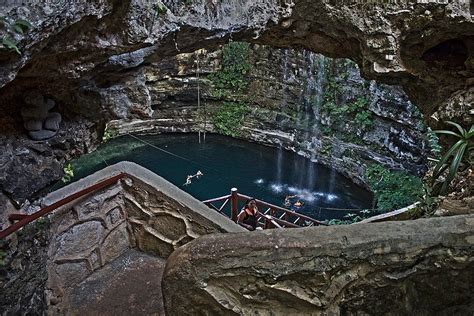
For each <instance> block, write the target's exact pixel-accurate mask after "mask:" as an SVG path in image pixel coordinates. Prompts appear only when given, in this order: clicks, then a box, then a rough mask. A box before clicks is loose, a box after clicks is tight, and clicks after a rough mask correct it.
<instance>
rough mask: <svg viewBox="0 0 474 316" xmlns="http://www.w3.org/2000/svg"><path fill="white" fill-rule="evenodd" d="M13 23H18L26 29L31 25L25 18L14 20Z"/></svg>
mask: <svg viewBox="0 0 474 316" xmlns="http://www.w3.org/2000/svg"><path fill="white" fill-rule="evenodd" d="M15 25H18V26H20V27H21V28H23V29H24V30H27V29H29V28H31V27H32V25H31V23H30V22H28V21H27V20H25V19H18V20H16V21H15Z"/></svg>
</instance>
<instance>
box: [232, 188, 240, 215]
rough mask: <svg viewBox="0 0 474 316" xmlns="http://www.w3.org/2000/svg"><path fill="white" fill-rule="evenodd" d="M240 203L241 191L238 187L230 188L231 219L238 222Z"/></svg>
mask: <svg viewBox="0 0 474 316" xmlns="http://www.w3.org/2000/svg"><path fill="white" fill-rule="evenodd" d="M238 203H239V193H238V191H237V188H232V189H230V211H231V217H230V218H231V219H232V220H233V221H234V222H236V223H237V212H238V210H237V209H238Z"/></svg>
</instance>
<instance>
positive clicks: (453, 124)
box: [446, 121, 466, 136]
mask: <svg viewBox="0 0 474 316" xmlns="http://www.w3.org/2000/svg"><path fill="white" fill-rule="evenodd" d="M446 123H447V124H449V125H452V126H454V127H456V128H457V129H458V131H459V132H460V133H461V135H463V136H464V134H465V133H466V130H465V129H464V128H462V126H461V125H459V124H458V123H454V122H452V121H446Z"/></svg>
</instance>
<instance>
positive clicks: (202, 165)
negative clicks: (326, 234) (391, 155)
mask: <svg viewBox="0 0 474 316" xmlns="http://www.w3.org/2000/svg"><path fill="white" fill-rule="evenodd" d="M126 134H127V135H128V136H130V137H132V138H134V139H135V140H138V141H140V142H142V143H143V144H145V145H147V146H150V147H152V148H154V149H156V150H159V151H161V152H163V153H165V154H168V155H171V156H173V157H176V158H179V159H182V160H184V161H187V162H190V163H192V164H195V165H197V166H200V167H202V168H204V169H206V170H212V171H213V172H216V173H218V174H220V175H222V176H225V177H228V176H229V175H226V174H222V173H221V172H220V171H219V170H217V169H214V168H212V167H210V166H207V165H205V164H202V163H199V162H196V161H194V160H192V159H189V158H186V157H183V156H180V155H177V154H175V153H172V152H170V151H168V150H165V149H163V148H160V147H158V146H156V145H153V144H152V143H150V142H147V141H146V140H143V139H141V138H139V137H138V136H135V135H132V134H130V133H126ZM232 177H233V178H236V179H239V180H242V181H248V179H246V178H243V177H238V176H232ZM312 207H314V208H315V209H317V210H319V212H321V210H327V211H353V212H358V211H377V210H379V209H375V208H363V209H360V208H335V207H324V206H320V205H312Z"/></svg>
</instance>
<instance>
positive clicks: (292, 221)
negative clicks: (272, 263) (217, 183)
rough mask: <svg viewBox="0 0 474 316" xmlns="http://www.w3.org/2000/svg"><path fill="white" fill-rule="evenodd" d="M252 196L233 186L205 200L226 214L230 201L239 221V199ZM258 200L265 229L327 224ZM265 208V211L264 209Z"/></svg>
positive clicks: (258, 214) (258, 218)
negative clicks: (229, 189)
mask: <svg viewBox="0 0 474 316" xmlns="http://www.w3.org/2000/svg"><path fill="white" fill-rule="evenodd" d="M250 198H251V197H250V196H247V195H244V194H240V193H238V191H237V189H236V188H232V189H231V192H230V194H229V195H224V196H221V197H218V198H214V199H210V200H206V201H203V203H204V204H206V205H207V206H208V207H210V208H212V209H214V210H216V211H217V212H219V213H221V214H223V215H226V216H227V214H226V213H225V212H224V210H225V208H226V206H228V205H229V201H230V218H231V219H232V220H233V221H234V222H237V215H238V210H239V206H238V202H239V200H242V201H245V200H248V199H250ZM255 201H257V206H258V207H259V209H260V211H259V212H258V213H257V221H258V225H259V226H260V227H261V228H263V229H268V228H296V227H308V226H317V225H326V224H325V223H322V222H320V221H318V220H316V219H314V218H312V217H309V216H306V215H303V214H300V213H297V212H294V211H291V210H288V209H285V208H283V207H280V206H276V205H273V204H270V203H267V202H264V201H260V200H257V199H255ZM218 202H222V204H221V205H220V206H216V205H214V204H215V203H218ZM262 210H264V211H262Z"/></svg>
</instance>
